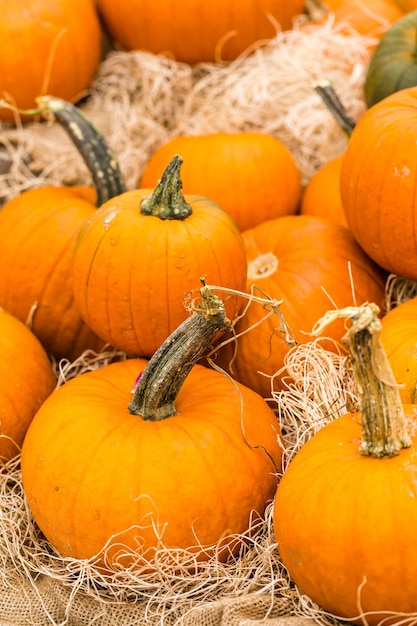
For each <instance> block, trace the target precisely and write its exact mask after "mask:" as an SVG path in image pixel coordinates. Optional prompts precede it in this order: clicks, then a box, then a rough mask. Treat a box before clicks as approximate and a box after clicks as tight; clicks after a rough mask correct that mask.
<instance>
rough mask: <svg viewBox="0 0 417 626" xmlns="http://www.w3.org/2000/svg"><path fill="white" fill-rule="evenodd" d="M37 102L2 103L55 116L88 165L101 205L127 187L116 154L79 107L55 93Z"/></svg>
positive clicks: (11, 107)
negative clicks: (30, 105) (32, 105)
mask: <svg viewBox="0 0 417 626" xmlns="http://www.w3.org/2000/svg"><path fill="white" fill-rule="evenodd" d="M36 102H37V104H38V105H39V107H38V108H37V109H28V110H21V109H18V108H16V107H14V106H13V105H11V104H9V103H7V102H4V101H1V102H0V106H2V107H5V108H8V109H11V110H13V111H15V112H16V113H21V114H24V115H32V116H36V115H41V116H42V117H44V118H45V119H54V120H56V121H57V122H58V123H59V124H60V125H61V127H62V128H63V129H64V130H65V132H66V133H67V134H68V136H69V138H70V139H71V141H72V142H73V144H74V145H75V147H76V148H77V150H78V152H79V154H80V156H81V157H82V159H83V160H84V162H85V164H86V165H87V167H88V170H89V172H90V174H91V177H92V179H93V184H94V188H95V190H96V205H97V206H101V205H102V204H104V202H106V201H107V200H110V198H113V197H115V196H118V195H120V194H121V193H123V192H124V191H126V185H125V182H124V179H123V176H122V173H121V171H120V168H119V163H118V160H117V157H116V155H115V154H114V152H113V151H112V150H111V148H110V147H109V146H108V144H107V141H106V139H105V138H104V136H103V135H102V134H101V133H100V132H99V131H98V130H97V128H96V127H95V126H94V124H93V123H92V122H91V121H90V120H89V119H88V118H87V116H86V115H84V113H83V112H82V111H81V110H80V109H79V108H78V107H76V106H75V105H74V104H71V103H70V102H66V101H65V100H61V98H55V97H54V96H40V97H39V98H37V99H36Z"/></svg>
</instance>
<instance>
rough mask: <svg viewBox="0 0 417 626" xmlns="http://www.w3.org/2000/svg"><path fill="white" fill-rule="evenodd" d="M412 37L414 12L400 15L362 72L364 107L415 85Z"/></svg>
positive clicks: (416, 73)
mask: <svg viewBox="0 0 417 626" xmlns="http://www.w3.org/2000/svg"><path fill="white" fill-rule="evenodd" d="M416 36H417V11H413V12H412V13H408V14H406V15H404V17H402V18H401V19H399V20H398V21H397V22H396V23H395V24H393V25H392V26H391V28H390V29H389V30H388V31H387V32H386V33H385V34H384V35H383V37H382V38H381V41H380V42H379V44H378V46H377V48H376V49H375V51H374V53H373V55H372V57H371V60H370V63H369V65H368V69H367V71H366V79H365V85H364V95H365V102H366V104H367V106H368V107H371V106H373V105H374V104H376V103H377V102H380V100H383V99H384V98H386V97H387V96H389V95H390V94H392V93H394V92H395V91H400V90H401V89H406V88H407V87H413V86H415V85H417V63H416V59H415V40H416Z"/></svg>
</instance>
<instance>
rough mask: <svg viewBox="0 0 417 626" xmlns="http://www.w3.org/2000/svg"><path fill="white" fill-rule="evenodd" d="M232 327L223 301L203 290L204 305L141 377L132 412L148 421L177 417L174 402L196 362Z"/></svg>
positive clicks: (195, 310) (131, 406)
mask: <svg viewBox="0 0 417 626" xmlns="http://www.w3.org/2000/svg"><path fill="white" fill-rule="evenodd" d="M229 328H230V322H229V320H228V319H227V317H226V313H225V308H224V304H223V302H222V301H221V300H220V298H218V297H217V296H216V295H215V294H213V293H212V292H208V291H207V290H205V289H202V290H201V302H200V304H199V305H198V306H196V307H195V308H194V310H193V312H192V314H191V315H190V317H188V318H187V319H186V320H185V321H184V322H183V323H182V324H181V325H180V326H179V327H178V328H177V329H176V330H175V331H174V332H173V333H172V334H171V335H170V336H169V337H168V338H167V339H166V340H165V342H164V343H163V344H162V345H161V347H160V348H159V349H158V350H157V351H156V352H155V354H154V355H153V356H152V358H151V359H150V361H149V363H148V364H147V366H146V368H145V370H144V371H143V373H142V376H141V377H140V379H139V381H138V383H137V385H136V388H135V390H134V392H133V397H132V399H131V401H130V404H129V411H130V413H132V414H133V415H140V416H141V417H142V418H143V419H145V420H149V421H156V420H161V419H164V418H166V417H170V416H172V415H175V412H176V411H175V400H176V398H177V396H178V393H179V391H180V389H181V386H182V384H183V383H184V380H185V379H186V377H187V376H188V374H189V372H190V370H191V368H192V367H193V365H194V364H195V362H196V361H197V360H198V359H199V358H200V357H201V356H203V355H204V353H205V352H206V350H207V348H208V347H209V346H210V344H211V342H212V341H213V339H214V337H215V336H216V335H217V334H218V333H219V331H226V330H228V329H229Z"/></svg>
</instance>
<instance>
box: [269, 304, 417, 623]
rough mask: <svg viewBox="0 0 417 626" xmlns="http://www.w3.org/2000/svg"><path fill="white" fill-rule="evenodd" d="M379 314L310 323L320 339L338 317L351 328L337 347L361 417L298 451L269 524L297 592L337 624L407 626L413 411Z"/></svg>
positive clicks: (412, 569)
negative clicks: (346, 358)
mask: <svg viewBox="0 0 417 626" xmlns="http://www.w3.org/2000/svg"><path fill="white" fill-rule="evenodd" d="M378 313H379V309H378V307H376V306H375V305H372V304H370V305H363V306H362V307H352V308H347V309H345V310H343V309H342V310H338V311H333V312H330V313H328V314H326V315H325V316H324V318H323V319H322V320H320V321H319V322H318V323H317V326H316V328H315V332H317V333H319V332H321V331H322V329H323V328H325V327H326V328H327V324H328V323H330V322H331V321H333V320H334V319H338V318H339V317H348V318H350V319H351V320H352V325H351V327H350V328H349V329H348V331H347V333H346V334H345V336H344V341H345V342H346V345H347V347H348V349H349V351H350V354H351V356H352V366H353V371H354V375H355V380H356V381H357V393H358V397H359V410H358V411H356V412H352V413H348V414H346V415H343V416H341V417H339V418H336V419H335V420H334V421H332V422H330V423H329V424H328V425H327V426H324V427H323V428H322V429H321V430H320V431H319V432H318V433H317V434H316V435H314V436H313V437H312V438H311V439H310V441H309V442H307V443H306V444H305V445H304V446H303V447H302V448H301V449H300V450H299V452H298V453H297V454H296V456H295V457H294V458H293V460H292V461H291V462H290V464H289V466H288V467H287V469H286V470H285V472H284V475H283V477H282V479H281V481H280V484H279V485H278V489H277V494H276V498H275V504H274V518H273V519H274V530H275V536H276V540H277V544H278V549H279V553H280V556H281V559H282V562H283V563H284V565H285V567H286V568H287V570H288V572H289V574H290V576H291V577H292V578H293V580H294V582H295V583H296V585H297V586H298V587H299V589H301V590H302V592H303V593H305V594H306V595H308V596H309V597H310V598H311V599H312V601H313V602H315V603H317V604H318V605H319V606H320V607H321V608H323V609H325V610H326V611H330V612H331V613H332V614H334V615H335V616H337V617H339V618H341V619H347V620H354V621H355V622H356V623H358V624H363V623H364V622H366V623H367V624H370V626H376V625H377V624H382V623H384V624H398V623H407V622H408V619H407V615H404V613H406V614H407V613H413V614H414V618H415V612H416V611H417V599H416V595H415V593H414V581H415V579H416V576H417V536H416V532H415V528H416V524H417V487H416V485H417V483H416V469H415V468H416V466H417V439H416V434H415V433H416V409H417V407H416V405H403V404H402V402H401V399H400V396H399V392H398V388H397V386H396V381H395V378H394V376H393V374H392V370H391V368H390V366H389V362H388V359H387V356H386V354H385V352H384V350H383V348H382V345H381V342H380V339H379V333H380V327H381V325H380V320H379V319H378ZM410 618H411V619H413V618H412V616H410ZM410 623H411V622H410Z"/></svg>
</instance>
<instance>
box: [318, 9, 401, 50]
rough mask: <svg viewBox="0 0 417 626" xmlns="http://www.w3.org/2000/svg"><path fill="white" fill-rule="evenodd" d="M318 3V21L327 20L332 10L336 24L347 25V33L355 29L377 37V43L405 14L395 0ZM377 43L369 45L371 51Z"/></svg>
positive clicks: (371, 36)
mask: <svg viewBox="0 0 417 626" xmlns="http://www.w3.org/2000/svg"><path fill="white" fill-rule="evenodd" d="M313 4H314V2H313ZM317 4H318V5H319V9H318V10H316V13H318V15H319V17H317V18H316V19H317V21H318V22H323V21H325V20H327V19H328V18H329V15H330V13H329V11H330V12H331V14H332V16H333V19H334V20H335V23H336V24H340V25H345V26H346V28H345V32H346V33H347V34H349V32H350V31H351V30H352V29H353V30H354V31H356V32H358V33H359V34H360V35H363V36H364V37H370V38H373V39H375V40H376V43H377V41H378V40H379V39H380V38H381V37H382V35H383V34H384V33H385V32H386V31H387V30H388V29H389V27H390V26H391V25H392V24H394V22H396V21H397V20H398V19H400V18H401V17H402V16H403V15H404V11H403V10H402V9H401V8H400V7H399V6H398V5H397V4H396V3H395V2H394V0H340V1H338V2H330V3H328V2H326V1H323V2H321V0H319V1H318V2H317ZM329 4H330V6H329ZM320 5H321V9H320ZM376 43H375V44H370V45H369V49H370V50H371V51H372V50H373V49H374V48H375V45H376Z"/></svg>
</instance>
